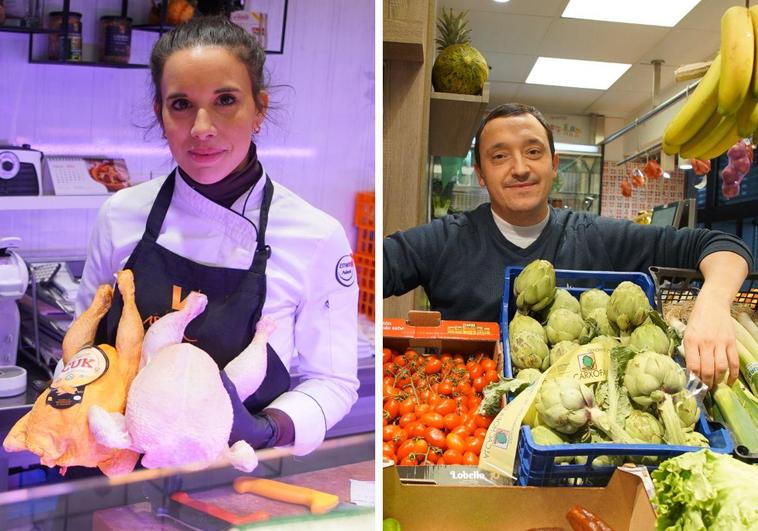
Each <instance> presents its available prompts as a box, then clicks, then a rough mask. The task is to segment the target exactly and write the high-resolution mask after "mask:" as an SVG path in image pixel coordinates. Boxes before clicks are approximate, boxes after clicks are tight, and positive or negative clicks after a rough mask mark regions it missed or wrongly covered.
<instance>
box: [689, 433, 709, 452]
mask: <svg viewBox="0 0 758 531" xmlns="http://www.w3.org/2000/svg"><path fill="white" fill-rule="evenodd" d="M684 445H685V446H700V447H701V448H710V446H711V443H710V441H708V439H707V438H706V437H705V435H703V434H702V433H700V432H699V431H688V432H687V433H685V434H684Z"/></svg>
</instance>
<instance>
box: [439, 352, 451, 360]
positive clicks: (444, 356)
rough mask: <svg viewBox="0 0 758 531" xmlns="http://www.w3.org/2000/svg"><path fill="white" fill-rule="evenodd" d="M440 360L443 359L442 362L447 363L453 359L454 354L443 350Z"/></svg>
mask: <svg viewBox="0 0 758 531" xmlns="http://www.w3.org/2000/svg"><path fill="white" fill-rule="evenodd" d="M440 361H441V362H442V363H445V362H446V361H453V355H452V354H450V353H449V352H443V353H442V354H441V355H440Z"/></svg>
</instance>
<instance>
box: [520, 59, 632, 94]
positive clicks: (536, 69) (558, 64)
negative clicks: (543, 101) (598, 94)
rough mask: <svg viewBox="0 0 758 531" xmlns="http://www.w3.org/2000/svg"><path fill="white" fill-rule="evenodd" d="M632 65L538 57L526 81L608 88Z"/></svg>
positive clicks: (562, 85)
mask: <svg viewBox="0 0 758 531" xmlns="http://www.w3.org/2000/svg"><path fill="white" fill-rule="evenodd" d="M631 66H632V65H630V64H624V63H605V62H601V61H582V60H579V59H559V58H557V57H538V58H537V62H536V63H534V66H533V67H532V71H531V72H529V76H528V77H527V78H526V82H527V83H528V84H532V85H552V86H556V87H574V88H586V89H598V90H606V89H607V88H608V87H610V86H611V85H613V84H614V83H615V82H616V80H617V79H618V78H620V77H621V76H622V75H623V74H624V72H626V71H627V70H628V69H629V67H631Z"/></svg>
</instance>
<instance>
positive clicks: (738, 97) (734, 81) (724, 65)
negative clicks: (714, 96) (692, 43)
mask: <svg viewBox="0 0 758 531" xmlns="http://www.w3.org/2000/svg"><path fill="white" fill-rule="evenodd" d="M754 55H755V37H754V35H753V22H752V18H751V15H750V12H749V11H748V9H747V8H746V7H742V6H732V7H730V8H729V9H727V10H726V11H725V12H724V15H723V16H722V17H721V76H720V78H719V98H718V110H719V112H720V113H721V114H723V115H728V114H734V113H736V112H737V109H739V108H740V105H741V104H742V101H743V100H744V99H745V95H746V94H747V91H748V90H749V89H750V81H751V79H752V78H753V58H754Z"/></svg>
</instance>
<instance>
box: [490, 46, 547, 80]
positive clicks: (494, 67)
mask: <svg viewBox="0 0 758 531" xmlns="http://www.w3.org/2000/svg"><path fill="white" fill-rule="evenodd" d="M484 56H485V58H486V59H487V64H488V65H489V66H490V78H489V80H490V82H492V81H510V82H515V83H523V82H524V81H526V76H528V75H529V72H530V71H531V70H532V67H533V66H534V62H535V61H536V60H537V57H536V56H534V55H515V54H509V53H496V52H485V54H484Z"/></svg>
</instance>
